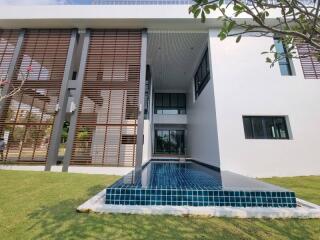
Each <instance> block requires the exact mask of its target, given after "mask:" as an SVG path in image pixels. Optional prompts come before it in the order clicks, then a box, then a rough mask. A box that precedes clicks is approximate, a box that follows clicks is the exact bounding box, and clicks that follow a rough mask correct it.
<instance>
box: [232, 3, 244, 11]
mask: <svg viewBox="0 0 320 240" xmlns="http://www.w3.org/2000/svg"><path fill="white" fill-rule="evenodd" d="M242 9H243V7H242V6H240V5H238V4H236V5H234V6H233V10H235V11H236V12H240V11H242Z"/></svg>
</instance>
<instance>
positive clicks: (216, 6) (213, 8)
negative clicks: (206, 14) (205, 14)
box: [206, 3, 218, 11]
mask: <svg viewBox="0 0 320 240" xmlns="http://www.w3.org/2000/svg"><path fill="white" fill-rule="evenodd" d="M206 7H208V8H210V9H212V10H213V11H215V10H216V9H217V8H218V5H217V4H215V3H213V4H210V5H207V6H206Z"/></svg>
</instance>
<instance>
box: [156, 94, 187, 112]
mask: <svg viewBox="0 0 320 240" xmlns="http://www.w3.org/2000/svg"><path fill="white" fill-rule="evenodd" d="M174 97H175V98H176V104H175V105H173V104H172V102H173V101H172V99H173V98H174ZM164 98H166V100H167V101H168V104H164ZM154 99H155V101H154V110H153V112H154V114H159V115H184V114H187V96H186V94H185V93H161V92H160V93H155V94H154ZM159 99H161V100H160V102H161V104H159ZM181 103H182V104H181ZM166 110H167V111H170V110H176V111H177V113H168V112H167V113H166V112H165V111H166Z"/></svg>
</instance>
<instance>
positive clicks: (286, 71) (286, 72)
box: [274, 38, 293, 76]
mask: <svg viewBox="0 0 320 240" xmlns="http://www.w3.org/2000/svg"><path fill="white" fill-rule="evenodd" d="M274 45H275V48H276V51H277V53H278V54H279V56H281V57H280V59H279V61H278V62H279V67H280V72H281V75H282V76H292V75H293V74H292V69H291V64H290V61H289V58H287V57H286V55H287V50H286V47H285V46H284V44H283V42H282V41H281V40H280V39H279V38H275V39H274Z"/></svg>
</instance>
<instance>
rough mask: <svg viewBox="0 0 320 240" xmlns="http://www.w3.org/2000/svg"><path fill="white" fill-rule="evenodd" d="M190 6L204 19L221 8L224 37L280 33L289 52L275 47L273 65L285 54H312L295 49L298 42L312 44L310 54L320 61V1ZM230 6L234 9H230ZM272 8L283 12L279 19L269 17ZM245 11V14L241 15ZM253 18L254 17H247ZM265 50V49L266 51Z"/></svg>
mask: <svg viewBox="0 0 320 240" xmlns="http://www.w3.org/2000/svg"><path fill="white" fill-rule="evenodd" d="M194 2H195V4H193V5H192V6H191V7H190V8H189V13H192V14H193V16H194V17H195V18H198V17H200V18H201V22H204V21H205V20H206V17H207V15H209V14H210V13H211V12H217V13H218V14H219V15H220V16H219V17H218V20H220V21H221V23H222V24H221V28H220V31H219V33H218V37H219V38H220V40H224V39H226V38H227V37H229V36H237V38H236V42H237V43H238V42H240V41H241V37H242V36H243V35H245V34H253V35H255V36H269V37H270V36H271V37H272V36H277V37H278V38H280V39H281V41H282V42H283V44H284V46H285V48H286V50H287V51H286V56H283V55H279V54H277V53H275V52H274V48H273V47H271V48H270V51H269V53H271V54H272V55H273V59H271V58H270V57H268V58H267V59H266V62H268V63H270V64H271V66H273V64H274V63H275V62H276V61H279V60H280V59H281V58H284V57H286V58H294V57H308V56H298V55H297V53H296V52H295V47H296V43H297V42H299V43H300V44H301V43H302V44H308V45H310V46H311V47H312V49H313V50H312V51H311V52H310V53H308V54H309V57H316V58H317V59H318V60H319V61H320V19H319V16H320V14H319V13H320V1H319V0H318V1H314V4H313V5H310V2H309V5H304V2H303V1H298V0H291V1H286V0H279V1H273V2H270V1H269V0H252V1H251V4H250V5H246V3H245V1H241V0H231V2H229V3H228V4H224V0H213V1H207V0H196V1H194ZM227 9H230V10H231V11H228V13H227V11H226V10H227ZM270 12H279V13H280V16H279V17H277V18H275V20H276V22H275V23H274V22H273V21H269V20H270V19H269V17H270ZM242 14H244V15H243V16H245V17H244V18H237V17H239V16H240V15H242ZM248 17H249V18H251V19H252V21H246V20H245V19H246V18H247V19H248ZM264 54H265V52H264Z"/></svg>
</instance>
